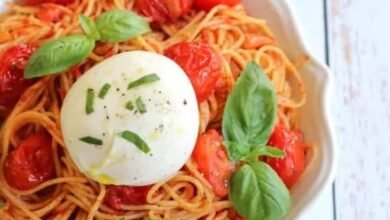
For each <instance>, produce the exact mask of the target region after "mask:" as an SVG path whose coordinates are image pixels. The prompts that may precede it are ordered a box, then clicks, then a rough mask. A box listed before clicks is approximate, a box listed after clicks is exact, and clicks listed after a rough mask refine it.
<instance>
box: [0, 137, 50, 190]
mask: <svg viewBox="0 0 390 220" xmlns="http://www.w3.org/2000/svg"><path fill="white" fill-rule="evenodd" d="M4 174H5V178H6V180H7V182H8V184H9V185H10V186H11V187H13V188H15V189H19V190H29V189H32V188H34V187H36V186H38V185H39V184H41V183H43V182H45V181H47V180H49V179H51V178H53V177H54V176H55V167H54V159H53V148H52V139H51V137H50V136H49V135H48V134H46V133H36V134H30V135H29V136H27V138H26V139H24V140H23V141H22V143H21V144H20V145H19V146H18V147H17V148H16V149H15V150H13V151H12V152H11V153H10V154H9V155H8V157H7V159H6V162H5V166H4Z"/></svg>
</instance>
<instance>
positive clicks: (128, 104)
mask: <svg viewBox="0 0 390 220" xmlns="http://www.w3.org/2000/svg"><path fill="white" fill-rule="evenodd" d="M126 108H127V109H128V110H130V111H132V110H133V109H134V105H133V102H132V101H128V102H127V103H126Z"/></svg>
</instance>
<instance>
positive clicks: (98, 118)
mask: <svg viewBox="0 0 390 220" xmlns="http://www.w3.org/2000/svg"><path fill="white" fill-rule="evenodd" d="M150 74H156V75H157V76H158V77H159V78H160V80H158V81H156V82H153V83H149V84H143V85H141V86H138V87H136V88H132V89H128V85H129V83H131V82H134V81H136V80H138V79H140V78H141V77H144V76H146V75H150ZM106 83H108V84H109V85H111V88H110V89H109V91H108V93H107V94H106V96H105V97H104V98H103V99H102V98H99V97H98V94H99V92H100V90H101V88H102V87H103V86H104V85H105V84H106ZM88 89H93V91H94V101H93V109H94V111H93V112H92V113H91V114H87V113H86V103H87V98H86V97H87V90H88ZM139 98H140V99H141V100H142V101H143V103H144V104H145V108H146V112H145V113H143V114H142V113H140V112H139V110H137V107H136V100H137V99H139ZM129 101H131V102H132V103H133V105H134V109H133V110H129V109H128V108H126V103H128V102H129ZM61 127H62V132H63V137H64V140H65V144H66V147H67V149H68V151H69V153H70V156H71V157H72V159H73V161H74V162H75V163H76V165H77V166H78V168H79V169H80V171H81V172H83V173H84V174H86V176H88V177H89V178H91V179H93V180H96V181H98V182H101V183H103V184H114V185H129V186H143V185H149V184H153V183H156V182H158V181H161V180H164V179H167V178H169V177H172V176H173V175H175V173H176V172H177V171H178V170H180V168H181V167H182V166H183V165H184V164H185V162H186V161H187V159H188V158H189V157H190V155H191V153H192V151H193V148H194V146H195V142H196V138H197V136H198V129H199V112H198V104H197V100H196V96H195V92H194V89H193V87H192V85H191V82H190V80H189V79H188V77H187V76H186V74H185V73H184V71H183V70H182V69H181V68H180V67H179V66H178V65H177V64H176V63H175V62H174V61H172V60H170V59H169V58H167V57H165V56H162V55H159V54H155V53H150V52H145V51H133V52H126V53H121V54H119V55H116V56H113V57H111V58H109V59H107V60H105V61H103V62H101V63H99V64H98V65H96V66H94V67H93V68H91V69H90V70H88V71H87V72H86V73H85V74H84V75H83V76H82V77H81V78H80V79H78V80H77V82H76V83H75V84H74V85H73V86H72V88H71V89H70V91H69V93H68V94H67V96H66V98H65V100H64V103H63V106H62V110H61ZM123 131H131V132H133V133H135V134H137V135H138V136H139V137H140V138H141V139H142V140H143V141H144V142H146V144H147V145H148V146H149V147H150V152H149V153H145V152H143V151H142V150H140V149H139V148H138V147H137V146H136V145H135V144H133V143H132V142H129V141H128V140H126V139H124V138H123V137H121V135H120V134H121V132H123ZM83 137H93V138H96V139H100V140H102V142H103V144H102V145H94V144H90V143H86V142H84V141H81V140H80V138H83Z"/></svg>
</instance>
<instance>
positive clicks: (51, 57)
mask: <svg viewBox="0 0 390 220" xmlns="http://www.w3.org/2000/svg"><path fill="white" fill-rule="evenodd" d="M94 47H95V40H92V39H90V38H88V37H86V36H85V35H72V36H67V37H62V38H59V39H55V40H50V41H47V42H45V43H43V44H42V45H41V46H40V47H39V48H38V49H37V50H36V51H35V52H34V53H33V55H32V56H31V57H30V58H29V59H28V62H27V65H26V68H25V70H24V78H27V79H29V78H34V77H40V76H45V75H50V74H55V73H60V72H63V71H65V70H67V69H69V68H70V67H72V66H74V65H76V64H78V63H82V62H83V61H84V60H85V59H86V58H87V57H88V56H89V54H91V52H92V50H93V48H94Z"/></svg>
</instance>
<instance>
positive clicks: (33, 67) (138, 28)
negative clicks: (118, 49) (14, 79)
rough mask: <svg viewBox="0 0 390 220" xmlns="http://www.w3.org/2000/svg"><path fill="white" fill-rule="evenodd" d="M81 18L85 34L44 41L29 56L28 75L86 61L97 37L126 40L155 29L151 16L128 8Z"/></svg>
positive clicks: (57, 69)
mask: <svg viewBox="0 0 390 220" xmlns="http://www.w3.org/2000/svg"><path fill="white" fill-rule="evenodd" d="M79 22H80V26H81V28H82V29H83V30H84V32H85V34H84V35H71V36H65V37H61V38H58V39H54V40H49V41H46V42H44V43H43V44H42V45H40V47H39V48H38V49H37V50H36V51H35V52H34V53H33V54H32V56H31V57H30V58H29V60H28V62H27V65H26V68H25V70H24V78H34V77H40V76H46V75H50V74H55V73H60V72H64V71H66V70H68V69H69V68H70V67H72V66H74V65H76V64H79V63H82V62H84V60H85V59H86V58H87V57H88V56H89V55H90V54H91V53H92V51H93V49H94V47H95V43H96V41H104V42H123V41H127V40H130V39H132V38H134V37H137V36H140V35H142V34H144V33H147V32H149V31H151V29H150V27H149V23H148V21H147V20H145V19H144V18H142V17H141V16H138V15H137V14H136V13H134V12H131V11H128V10H112V11H108V12H105V13H103V14H101V15H99V16H98V17H97V18H96V20H95V22H94V21H93V20H92V19H90V18H88V17H86V16H84V15H81V16H80V17H79Z"/></svg>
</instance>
